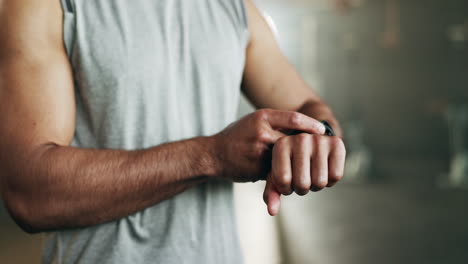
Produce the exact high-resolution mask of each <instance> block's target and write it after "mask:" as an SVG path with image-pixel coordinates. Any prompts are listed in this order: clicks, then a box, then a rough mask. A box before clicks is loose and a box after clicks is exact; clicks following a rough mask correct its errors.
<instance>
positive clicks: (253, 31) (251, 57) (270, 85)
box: [242, 0, 318, 111]
mask: <svg viewBox="0 0 468 264" xmlns="http://www.w3.org/2000/svg"><path fill="white" fill-rule="evenodd" d="M246 5H247V11H248V18H249V31H250V42H249V45H248V48H247V58H246V65H245V69H244V77H243V87H242V89H243V92H244V93H245V95H246V96H247V98H248V99H249V100H250V101H251V102H252V103H253V104H254V105H255V106H256V107H258V108H275V109H281V110H292V111H295V110H297V109H298V108H300V107H301V106H302V104H304V102H305V101H307V100H318V96H317V95H316V94H315V93H314V92H313V90H312V89H310V88H309V87H308V86H307V84H306V83H305V82H304V80H303V79H302V78H301V77H300V76H299V74H298V73H297V72H296V70H295V69H294V67H293V66H292V65H291V64H290V63H289V62H288V60H287V58H286V57H285V56H284V55H283V53H282V52H281V50H280V48H279V46H278V44H277V42H276V39H275V36H274V35H273V32H272V30H271V29H270V27H269V25H268V24H267V23H266V21H265V19H264V18H263V16H262V14H261V13H260V12H259V10H258V9H257V8H256V7H255V5H254V4H253V3H252V2H251V0H246Z"/></svg>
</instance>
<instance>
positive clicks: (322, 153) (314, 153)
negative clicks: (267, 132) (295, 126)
mask: <svg viewBox="0 0 468 264" xmlns="http://www.w3.org/2000/svg"><path fill="white" fill-rule="evenodd" d="M345 157H346V150H345V147H344V144H343V141H342V140H341V138H339V137H328V136H321V135H311V134H306V133H302V134H299V135H295V136H286V137H282V138H280V139H279V140H278V141H277V142H276V144H275V145H274V148H273V153H272V172H271V182H272V184H273V185H274V187H275V188H276V190H277V191H278V192H279V193H280V194H283V195H289V194H291V193H292V192H293V191H294V192H296V193H297V194H299V195H305V194H307V193H308V192H309V190H312V191H320V190H321V189H323V188H325V187H327V186H328V187H331V186H333V185H334V184H335V183H336V182H338V181H339V180H341V178H342V177H343V173H344V163H345Z"/></svg>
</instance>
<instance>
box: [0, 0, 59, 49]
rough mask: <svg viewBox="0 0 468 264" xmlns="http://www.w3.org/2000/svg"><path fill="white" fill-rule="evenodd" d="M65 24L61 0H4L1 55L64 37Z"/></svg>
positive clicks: (0, 2) (0, 6) (0, 3)
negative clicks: (63, 26)
mask: <svg viewBox="0 0 468 264" xmlns="http://www.w3.org/2000/svg"><path fill="white" fill-rule="evenodd" d="M62 24H63V11H62V7H61V4H60V0H0V25H2V26H1V27H0V56H1V57H4V55H10V53H12V52H13V53H15V52H14V51H18V50H20V52H21V51H22V50H25V49H27V48H28V47H30V48H31V49H32V48H33V47H36V48H41V47H46V46H50V44H53V43H57V41H61V37H62V36H61V35H62ZM52 47H53V45H52ZM36 50H37V49H36Z"/></svg>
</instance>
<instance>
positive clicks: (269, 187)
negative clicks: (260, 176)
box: [263, 177, 281, 216]
mask: <svg viewBox="0 0 468 264" xmlns="http://www.w3.org/2000/svg"><path fill="white" fill-rule="evenodd" d="M269 178H270V177H268V178H267V181H266V185H265V190H264V191H263V201H265V203H266V204H267V206H268V213H269V214H270V215H271V216H275V215H277V214H278V212H279V209H280V206H281V193H280V192H279V191H278V190H277V189H276V187H275V185H274V184H273V182H272V181H271V180H270V179H269Z"/></svg>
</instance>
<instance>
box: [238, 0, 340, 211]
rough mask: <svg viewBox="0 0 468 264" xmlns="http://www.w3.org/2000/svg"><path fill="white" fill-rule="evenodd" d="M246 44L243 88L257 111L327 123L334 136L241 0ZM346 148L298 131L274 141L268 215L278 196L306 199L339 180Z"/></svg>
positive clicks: (325, 111)
mask: <svg viewBox="0 0 468 264" xmlns="http://www.w3.org/2000/svg"><path fill="white" fill-rule="evenodd" d="M245 1H246V4H247V10H248V17H249V31H250V36H251V38H250V42H249V45H248V48H247V60H246V66H245V70H244V80H243V90H244V93H245V94H246V95H247V97H248V98H249V99H250V101H251V102H252V103H253V104H254V105H255V106H257V107H258V108H264V107H270V108H274V109H282V110H289V111H297V112H300V113H303V114H305V115H307V116H310V117H313V118H315V119H316V120H326V121H328V122H329V123H330V124H331V126H332V127H333V129H334V130H335V133H336V134H337V135H338V136H341V135H342V132H341V129H340V126H339V123H338V121H337V120H336V118H335V117H334V115H333V113H332V111H331V110H330V108H329V107H328V106H327V105H326V104H325V103H324V102H323V101H322V100H321V99H320V98H319V97H318V96H317V94H315V93H314V92H313V90H312V89H311V88H310V87H308V86H307V85H306V83H305V82H304V80H303V79H302V78H301V77H300V76H299V74H298V73H297V72H296V71H295V69H294V68H293V67H292V66H291V64H290V63H289V62H288V61H287V59H286V58H285V56H284V55H283V54H282V52H281V51H280V49H279V47H278V45H277V43H276V40H275V38H274V35H273V33H272V31H271V29H270V28H269V26H268V24H267V23H266V21H265V20H264V19H263V17H262V15H261V14H260V12H259V11H258V10H257V8H256V7H255V5H254V4H253V3H252V0H245ZM345 156H346V150H345V147H344V144H343V141H342V140H341V138H340V137H336V136H335V137H328V136H323V135H317V134H310V133H301V134H298V135H291V136H284V137H282V138H280V139H279V140H277V141H276V142H275V145H274V147H273V153H272V166H271V173H270V174H269V176H268V179H267V183H266V186H265V191H264V200H265V202H266V203H267V205H268V212H269V213H270V214H271V215H276V214H277V213H278V211H279V208H280V195H281V194H284V195H289V194H291V193H292V192H296V193H297V194H299V195H305V194H307V193H308V192H309V190H312V191H319V190H321V189H322V188H324V187H331V186H333V185H334V184H335V183H336V182H338V181H339V180H340V179H341V178H342V176H343V169H344V162H345Z"/></svg>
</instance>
